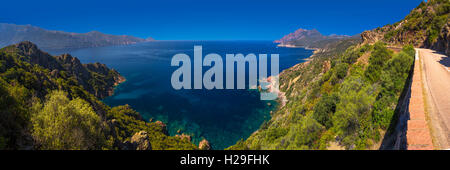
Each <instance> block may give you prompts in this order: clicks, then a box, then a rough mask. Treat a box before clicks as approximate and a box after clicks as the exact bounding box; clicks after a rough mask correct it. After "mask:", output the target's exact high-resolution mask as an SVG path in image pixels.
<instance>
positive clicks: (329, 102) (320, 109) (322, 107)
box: [313, 94, 339, 129]
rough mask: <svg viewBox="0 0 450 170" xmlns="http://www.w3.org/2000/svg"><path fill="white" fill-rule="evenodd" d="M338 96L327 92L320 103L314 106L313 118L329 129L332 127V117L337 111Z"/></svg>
mask: <svg viewBox="0 0 450 170" xmlns="http://www.w3.org/2000/svg"><path fill="white" fill-rule="evenodd" d="M338 100H339V98H338V96H336V95H334V94H333V95H331V96H329V95H327V94H325V95H324V96H323V97H322V99H321V100H320V101H319V103H317V104H316V106H315V107H314V113H313V118H314V119H316V120H317V121H318V122H319V123H320V124H322V125H324V126H325V127H326V128H327V129H328V128H330V127H331V126H332V125H333V123H332V121H331V117H332V116H333V114H334V112H336V104H337V103H338Z"/></svg>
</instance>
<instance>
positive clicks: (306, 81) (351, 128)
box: [228, 0, 450, 149]
mask: <svg viewBox="0 0 450 170" xmlns="http://www.w3.org/2000/svg"><path fill="white" fill-rule="evenodd" d="M449 3H450V2H449V1H446V0H429V1H428V2H427V3H421V4H420V5H419V7H418V8H416V9H414V10H413V11H412V12H411V14H409V15H408V17H407V18H408V19H406V20H403V21H401V22H399V24H398V25H396V26H391V25H387V26H385V27H383V28H379V29H375V30H372V31H366V32H364V33H362V34H361V37H362V38H363V40H364V41H363V42H358V41H348V40H338V41H336V42H334V43H332V44H341V45H334V46H333V47H331V48H329V49H327V50H318V51H317V52H316V53H315V54H314V55H313V56H312V57H311V60H310V61H308V62H305V63H301V64H297V65H295V66H294V67H292V68H289V69H287V70H285V71H283V72H282V73H281V74H280V90H281V91H282V92H283V93H282V96H285V98H286V99H287V102H286V104H285V105H281V106H280V107H279V108H278V109H277V111H275V112H273V113H272V115H271V116H272V118H271V120H270V121H268V122H265V123H264V124H263V125H262V126H261V128H260V129H259V130H258V131H256V132H254V133H253V134H252V135H251V136H250V137H249V138H248V139H246V140H241V141H239V142H237V143H236V145H234V146H231V147H230V148H228V149H379V148H393V147H390V146H392V145H393V144H394V143H399V144H400V149H402V148H403V149H404V148H405V147H406V146H405V145H406V144H405V143H404V142H403V141H390V140H389V141H388V140H386V141H385V139H386V138H389V136H391V135H392V134H394V129H395V125H396V124H397V119H398V114H399V113H400V111H401V109H402V108H401V107H399V106H398V105H397V104H398V103H399V102H401V101H402V100H403V99H404V94H405V90H406V89H407V85H408V83H407V82H408V80H409V79H410V74H411V68H412V66H413V63H414V54H415V51H414V48H413V46H412V45H415V46H425V47H429V48H437V47H444V48H447V47H446V45H447V44H448V31H446V26H443V25H445V24H446V25H448V11H449V10H448V9H449ZM421 10H422V12H419V11H421ZM423 10H426V11H428V12H424V11H423ZM432 11H434V12H435V14H436V15H429V14H428V13H431V12H432ZM430 16H433V17H431V18H430ZM442 20H443V21H442ZM413 21H414V22H413ZM410 22H411V23H416V22H418V23H422V24H411V23H410ZM400 23H401V24H400ZM406 23H410V24H406ZM436 23H437V24H436ZM443 23H444V24H443ZM436 30H441V31H440V32H438V33H436ZM286 40H288V39H286ZM308 43H309V42H308V41H306V46H308V45H309V44H308ZM310 43H311V44H316V41H312V42H310ZM427 43H428V44H427ZM408 44H412V45H408ZM437 44H439V45H437ZM349 46H350V47H349ZM447 46H448V45H447ZM391 47H402V49H401V50H399V49H398V48H391ZM446 50H447V49H446ZM447 51H448V50H447ZM400 140H401V139H400ZM402 142H403V143H402ZM381 144H383V145H384V146H383V147H380V146H381Z"/></svg>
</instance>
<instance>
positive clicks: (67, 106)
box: [0, 42, 197, 150]
mask: <svg viewBox="0 0 450 170" xmlns="http://www.w3.org/2000/svg"><path fill="white" fill-rule="evenodd" d="M41 61H45V62H41ZM72 61H75V62H74V63H72V64H70V63H67V62H72ZM83 73H85V74H83ZM118 76H119V74H118V73H117V72H116V71H114V70H110V69H108V68H107V67H106V66H105V65H102V64H99V63H95V64H87V65H81V64H80V63H79V61H78V59H76V58H72V57H71V56H69V55H64V56H56V57H53V56H50V55H48V54H47V53H44V52H42V51H40V50H38V49H37V48H36V47H35V45H34V44H31V43H30V42H23V43H20V44H17V45H12V46H8V47H5V48H3V49H0V149H46V150H47V149H51V150H53V149H63V150H66V149H67V150H72V149H83V150H84V149H96V150H97V149H130V148H127V147H124V145H126V143H127V142H130V138H131V137H132V136H133V135H134V134H135V133H137V132H139V131H146V132H147V133H148V134H149V138H150V142H151V145H152V149H196V148H197V147H196V146H195V145H194V144H192V143H191V142H190V141H187V140H182V139H181V138H179V137H172V136H168V135H167V134H166V133H165V131H166V129H165V125H163V124H160V123H151V122H145V121H144V120H142V118H141V117H140V115H139V113H137V112H136V111H134V110H132V109H131V108H130V107H129V106H117V107H114V108H110V107H108V106H106V105H105V104H104V103H103V102H101V101H100V100H99V99H98V98H97V97H101V96H102V95H98V94H102V93H103V94H105V93H107V91H106V90H107V89H109V88H112V86H113V84H114V83H116V82H115V81H112V80H116V79H118ZM90 89H91V90H90ZM131 149H132V148H131Z"/></svg>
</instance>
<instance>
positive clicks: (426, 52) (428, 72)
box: [417, 49, 450, 149]
mask: <svg viewBox="0 0 450 170" xmlns="http://www.w3.org/2000/svg"><path fill="white" fill-rule="evenodd" d="M417 50H418V51H419V55H420V60H421V64H422V83H423V86H424V90H425V93H426V104H425V105H426V107H427V108H426V110H427V112H428V116H429V119H430V122H431V129H432V135H433V138H434V143H437V145H438V149H449V148H450V146H449V144H450V140H449V139H450V131H449V130H450V57H448V56H446V55H443V54H440V53H437V52H436V51H433V50H430V49H417ZM435 145H436V144H435Z"/></svg>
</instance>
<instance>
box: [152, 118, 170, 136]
mask: <svg viewBox="0 0 450 170" xmlns="http://www.w3.org/2000/svg"><path fill="white" fill-rule="evenodd" d="M155 123H156V124H157V125H159V126H160V127H161V128H162V130H163V133H164V134H166V135H167V134H168V131H167V125H166V124H165V123H163V122H161V121H159V120H158V121H156V122H155Z"/></svg>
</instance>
